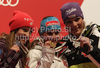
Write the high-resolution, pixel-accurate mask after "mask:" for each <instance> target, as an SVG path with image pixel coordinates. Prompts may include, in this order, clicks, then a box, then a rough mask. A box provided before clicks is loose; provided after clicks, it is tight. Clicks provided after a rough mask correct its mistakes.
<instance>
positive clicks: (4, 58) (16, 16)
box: [0, 11, 33, 68]
mask: <svg viewBox="0 0 100 68" xmlns="http://www.w3.org/2000/svg"><path fill="white" fill-rule="evenodd" d="M26 19H28V20H26ZM30 23H33V20H32V18H31V17H30V16H29V15H28V14H26V13H24V12H20V11H14V13H13V17H12V19H11V20H10V22H9V27H10V33H9V34H8V35H7V34H5V33H3V34H2V35H1V37H0V50H1V54H0V59H1V60H0V68H15V67H18V68H24V65H25V63H26V55H27V52H28V49H30V48H31V46H30V42H29V38H30V36H31V32H32V31H31V29H32V28H33V24H30ZM4 54H5V55H4ZM22 61H23V63H22ZM18 62H19V63H20V64H19V63H18Z"/></svg>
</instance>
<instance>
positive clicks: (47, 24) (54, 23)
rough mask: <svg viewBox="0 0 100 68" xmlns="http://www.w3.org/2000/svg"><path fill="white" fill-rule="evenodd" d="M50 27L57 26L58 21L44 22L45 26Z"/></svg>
mask: <svg viewBox="0 0 100 68" xmlns="http://www.w3.org/2000/svg"><path fill="white" fill-rule="evenodd" d="M50 25H59V22H58V21H48V22H46V26H50Z"/></svg>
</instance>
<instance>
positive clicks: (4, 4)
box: [0, 0, 19, 6]
mask: <svg viewBox="0 0 100 68" xmlns="http://www.w3.org/2000/svg"><path fill="white" fill-rule="evenodd" d="M4 1H5V0H0V5H2V6H16V5H17V4H18V3H19V0H16V3H14V4H11V2H12V0H6V2H7V3H4Z"/></svg>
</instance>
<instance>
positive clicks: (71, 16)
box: [68, 14, 76, 18]
mask: <svg viewBox="0 0 100 68" xmlns="http://www.w3.org/2000/svg"><path fill="white" fill-rule="evenodd" d="M75 16H76V15H75V14H74V15H70V16H68V17H69V18H73V17H75Z"/></svg>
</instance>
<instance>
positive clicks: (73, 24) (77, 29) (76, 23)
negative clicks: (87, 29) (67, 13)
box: [65, 17, 85, 37]
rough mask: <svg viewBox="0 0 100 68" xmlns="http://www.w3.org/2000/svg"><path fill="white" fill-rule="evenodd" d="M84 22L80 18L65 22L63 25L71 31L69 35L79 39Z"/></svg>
mask: <svg viewBox="0 0 100 68" xmlns="http://www.w3.org/2000/svg"><path fill="white" fill-rule="evenodd" d="M84 24H85V23H84V21H83V19H82V18H81V17H75V18H71V19H68V20H66V22H65V25H66V27H68V28H71V31H69V33H71V34H73V35H75V36H76V37H79V36H80V34H81V32H82V30H83V29H84Z"/></svg>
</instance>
